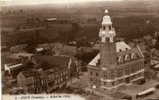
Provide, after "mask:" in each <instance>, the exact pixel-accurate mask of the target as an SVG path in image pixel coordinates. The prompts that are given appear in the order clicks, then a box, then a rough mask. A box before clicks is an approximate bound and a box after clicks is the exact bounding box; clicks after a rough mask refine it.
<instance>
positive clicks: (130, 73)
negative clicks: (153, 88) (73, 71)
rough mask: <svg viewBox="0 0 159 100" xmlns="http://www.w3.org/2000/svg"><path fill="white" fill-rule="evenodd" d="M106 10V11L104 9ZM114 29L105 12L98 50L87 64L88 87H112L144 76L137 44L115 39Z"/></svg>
mask: <svg viewBox="0 0 159 100" xmlns="http://www.w3.org/2000/svg"><path fill="white" fill-rule="evenodd" d="M106 12H107V11H106ZM115 36H116V33H115V29H114V28H113V27H112V21H111V18H110V16H108V15H107V14H106V15H105V16H104V17H103V21H102V26H101V28H100V32H99V37H100V38H101V42H100V52H99V54H97V56H96V57H95V58H94V59H93V60H92V61H91V62H90V63H89V64H88V72H89V83H90V88H101V89H104V90H105V89H113V88H116V87H118V86H121V85H124V84H130V83H132V82H133V81H137V80H139V79H143V78H144V56H143V54H142V52H141V50H140V48H139V47H138V46H136V47H134V48H131V47H130V46H128V45H127V44H126V43H125V42H124V41H119V42H116V41H115Z"/></svg>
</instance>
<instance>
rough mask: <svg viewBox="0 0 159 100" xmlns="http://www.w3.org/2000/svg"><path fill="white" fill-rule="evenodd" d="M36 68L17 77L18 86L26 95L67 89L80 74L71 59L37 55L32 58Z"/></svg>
mask: <svg viewBox="0 0 159 100" xmlns="http://www.w3.org/2000/svg"><path fill="white" fill-rule="evenodd" d="M32 63H33V64H34V68H32V69H30V70H26V71H22V72H20V73H19V74H18V75H17V83H18V86H19V87H21V88H23V89H24V91H25V93H42V92H45V93H50V92H53V91H55V90H57V89H59V88H62V87H67V85H68V84H67V83H68V82H69V81H70V79H71V78H72V77H73V76H74V74H75V73H78V70H77V67H76V65H75V63H74V61H73V60H72V58H71V57H68V56H47V55H35V56H33V57H32Z"/></svg>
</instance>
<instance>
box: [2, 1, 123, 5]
mask: <svg viewBox="0 0 159 100" xmlns="http://www.w3.org/2000/svg"><path fill="white" fill-rule="evenodd" d="M0 1H3V3H5V4H7V5H28V4H29V5H30V4H67V3H85V2H92V1H123V0H0Z"/></svg>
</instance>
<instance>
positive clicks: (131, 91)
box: [118, 80, 159, 100]
mask: <svg viewBox="0 0 159 100" xmlns="http://www.w3.org/2000/svg"><path fill="white" fill-rule="evenodd" d="M158 83H159V81H156V80H149V81H148V82H146V83H145V84H143V85H135V84H131V85H129V86H125V87H124V88H123V89H120V90H118V91H120V92H123V93H125V94H128V95H131V96H133V97H134V96H136V94H137V93H139V92H142V91H144V90H146V89H149V88H152V87H154V86H155V85H156V84H158ZM150 98H151V99H152V98H159V89H156V91H155V92H154V93H153V94H151V95H147V96H145V97H143V98H140V100H147V99H150Z"/></svg>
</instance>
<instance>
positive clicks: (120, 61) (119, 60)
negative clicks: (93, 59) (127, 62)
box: [117, 56, 123, 64]
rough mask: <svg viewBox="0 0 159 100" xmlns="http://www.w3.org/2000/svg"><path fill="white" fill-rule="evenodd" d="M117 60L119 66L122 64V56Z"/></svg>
mask: <svg viewBox="0 0 159 100" xmlns="http://www.w3.org/2000/svg"><path fill="white" fill-rule="evenodd" d="M117 59H118V63H119V64H121V63H123V60H122V56H119V57H117Z"/></svg>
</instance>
